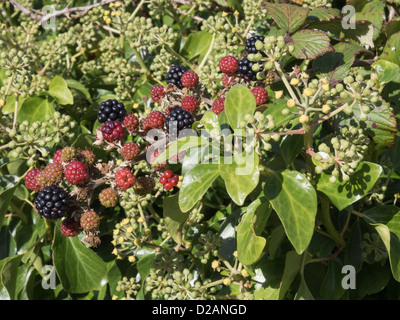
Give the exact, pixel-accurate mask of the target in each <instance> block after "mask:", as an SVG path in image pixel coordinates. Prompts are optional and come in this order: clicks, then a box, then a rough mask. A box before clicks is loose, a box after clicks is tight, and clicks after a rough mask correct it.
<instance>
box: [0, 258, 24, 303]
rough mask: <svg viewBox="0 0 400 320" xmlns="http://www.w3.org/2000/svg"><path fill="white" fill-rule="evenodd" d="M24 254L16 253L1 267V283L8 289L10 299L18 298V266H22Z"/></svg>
mask: <svg viewBox="0 0 400 320" xmlns="http://www.w3.org/2000/svg"><path fill="white" fill-rule="evenodd" d="M21 259H22V255H16V256H13V257H11V258H8V259H7V261H6V262H5V263H4V265H3V267H2V268H1V274H0V277H1V284H2V285H3V286H4V288H5V289H6V290H7V292H8V295H9V299H10V300H16V299H17V293H18V292H17V282H18V268H19V266H20V263H21Z"/></svg>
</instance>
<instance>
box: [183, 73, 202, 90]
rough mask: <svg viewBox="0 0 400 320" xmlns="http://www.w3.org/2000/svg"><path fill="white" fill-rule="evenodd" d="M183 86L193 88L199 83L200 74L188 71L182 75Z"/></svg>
mask: <svg viewBox="0 0 400 320" xmlns="http://www.w3.org/2000/svg"><path fill="white" fill-rule="evenodd" d="M181 83H182V86H184V87H186V88H189V89H192V88H194V87H195V86H197V84H198V83H199V76H198V75H197V73H196V72H194V71H191V70H189V71H186V72H185V73H184V74H183V75H182V77H181Z"/></svg>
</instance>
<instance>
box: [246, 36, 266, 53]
mask: <svg viewBox="0 0 400 320" xmlns="http://www.w3.org/2000/svg"><path fill="white" fill-rule="evenodd" d="M257 41H261V42H263V43H264V36H254V37H251V38H249V39H247V40H246V47H245V49H246V51H247V53H261V54H263V52H262V51H261V50H257V48H256V42H257Z"/></svg>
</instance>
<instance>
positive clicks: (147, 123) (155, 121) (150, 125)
mask: <svg viewBox="0 0 400 320" xmlns="http://www.w3.org/2000/svg"><path fill="white" fill-rule="evenodd" d="M164 123H165V115H164V114H163V113H161V112H160V111H157V110H153V111H152V112H150V114H149V115H148V116H147V117H146V118H145V119H144V120H143V121H142V129H143V130H144V131H149V130H151V129H162V128H163V127H164Z"/></svg>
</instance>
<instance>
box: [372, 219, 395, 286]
mask: <svg viewBox="0 0 400 320" xmlns="http://www.w3.org/2000/svg"><path fill="white" fill-rule="evenodd" d="M375 230H376V231H377V232H378V234H379V236H380V237H381V239H382V241H383V243H384V245H385V247H386V250H387V252H388V254H389V261H390V267H391V270H392V274H393V277H394V278H395V279H396V280H397V281H399V282H400V240H399V239H398V238H397V236H395V235H394V234H392V233H391V232H390V230H389V228H388V227H387V226H385V225H384V224H376V225H375Z"/></svg>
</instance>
